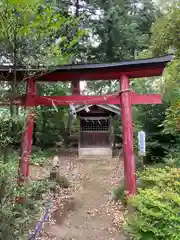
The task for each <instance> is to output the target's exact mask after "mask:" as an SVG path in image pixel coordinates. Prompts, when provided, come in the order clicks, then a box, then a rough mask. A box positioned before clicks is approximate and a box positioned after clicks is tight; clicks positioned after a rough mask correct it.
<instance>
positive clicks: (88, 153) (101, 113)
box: [75, 104, 120, 159]
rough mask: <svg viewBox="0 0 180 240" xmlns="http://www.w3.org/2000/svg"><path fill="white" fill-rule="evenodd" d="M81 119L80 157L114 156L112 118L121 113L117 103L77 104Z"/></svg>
mask: <svg viewBox="0 0 180 240" xmlns="http://www.w3.org/2000/svg"><path fill="white" fill-rule="evenodd" d="M75 110H76V113H77V115H78V117H79V119H80V130H79V142H78V146H79V150H78V153H79V158H88V159H89V158H90V159H92V158H95V159H97V157H99V158H101V157H102V158H106V157H107V158H109V157H112V146H113V140H114V136H113V126H112V118H113V117H114V116H115V115H117V114H118V115H119V114H120V108H119V107H118V106H116V105H110V104H109V105H98V104H97V105H89V106H84V105H77V106H76V107H75Z"/></svg>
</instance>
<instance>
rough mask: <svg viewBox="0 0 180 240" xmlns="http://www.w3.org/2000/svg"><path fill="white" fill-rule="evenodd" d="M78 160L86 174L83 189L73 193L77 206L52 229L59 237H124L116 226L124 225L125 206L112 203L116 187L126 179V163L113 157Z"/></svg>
mask: <svg viewBox="0 0 180 240" xmlns="http://www.w3.org/2000/svg"><path fill="white" fill-rule="evenodd" d="M76 163H77V165H78V164H81V167H82V171H83V174H84V175H85V176H86V177H85V179H83V181H82V189H81V190H80V191H78V192H75V193H74V194H73V197H74V199H75V208H74V209H73V210H72V211H70V212H69V214H68V215H67V216H66V217H65V219H64V220H63V222H62V223H61V224H58V223H56V224H55V225H53V226H50V227H49V229H48V231H49V232H51V233H52V234H53V235H54V236H55V239H58V240H60V239H63V240H86V239H87V240H95V239H97V240H101V239H102V240H106V239H107V240H108V239H111V240H124V239H125V238H124V236H123V234H121V232H120V230H118V229H117V226H116V227H115V225H114V223H115V224H116V225H118V224H119V227H120V225H121V224H122V222H123V214H122V211H121V206H120V210H117V209H116V208H115V209H114V208H113V206H111V204H112V203H111V202H112V201H111V198H112V190H113V188H115V187H116V185H117V184H119V182H120V180H122V179H123V166H122V162H119V160H117V159H113V160H112V159H111V160H97V161H95V160H93V161H88V160H84V161H82V160H81V161H79V162H78V160H77V162H76ZM119 166H120V167H119ZM116 218H117V219H116Z"/></svg>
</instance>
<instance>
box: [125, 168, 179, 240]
mask: <svg viewBox="0 0 180 240" xmlns="http://www.w3.org/2000/svg"><path fill="white" fill-rule="evenodd" d="M139 177H140V179H141V181H142V183H144V186H146V187H145V188H144V189H143V188H141V189H138V192H137V195H136V196H135V197H133V198H131V199H129V203H130V204H132V205H133V207H134V214H133V215H132V216H129V218H128V220H127V223H126V225H125V231H126V232H127V234H128V236H129V238H130V239H133V240H161V239H162V240H166V239H167V240H178V239H180V216H179V213H180V169H176V168H169V167H166V168H159V169H154V168H153V169H151V168H150V169H146V170H145V171H143V172H142V173H141V174H139Z"/></svg>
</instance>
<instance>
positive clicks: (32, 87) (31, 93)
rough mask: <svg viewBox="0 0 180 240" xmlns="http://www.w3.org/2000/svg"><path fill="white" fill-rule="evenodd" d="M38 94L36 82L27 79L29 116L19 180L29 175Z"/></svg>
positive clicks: (26, 124) (23, 138)
mask: <svg viewBox="0 0 180 240" xmlns="http://www.w3.org/2000/svg"><path fill="white" fill-rule="evenodd" d="M35 95H36V82H35V80H33V79H28V80H27V88H26V99H25V107H26V109H27V117H26V122H25V129H24V133H23V135H22V139H21V148H20V161H19V182H24V180H25V179H26V178H27V177H28V176H29V162H30V153H31V144H32V133H33V125H34V118H35V113H34V105H35Z"/></svg>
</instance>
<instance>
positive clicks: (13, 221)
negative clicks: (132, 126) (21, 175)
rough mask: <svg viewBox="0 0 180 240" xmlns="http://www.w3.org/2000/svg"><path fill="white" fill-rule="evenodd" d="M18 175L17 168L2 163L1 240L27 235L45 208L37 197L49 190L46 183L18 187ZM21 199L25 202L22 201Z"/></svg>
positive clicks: (0, 187)
mask: <svg viewBox="0 0 180 240" xmlns="http://www.w3.org/2000/svg"><path fill="white" fill-rule="evenodd" d="M16 173H17V166H15V165H12V164H9V163H7V164H5V163H4V162H1V161H0V239H2V240H11V239H12V240H18V239H20V238H21V236H23V235H24V234H27V231H28V228H29V226H30V225H31V224H32V223H34V222H36V221H37V219H39V217H40V215H41V211H42V207H43V206H42V203H43V202H42V200H41V201H37V200H36V196H37V195H38V194H39V195H41V194H42V193H43V192H45V191H47V190H48V188H49V185H48V183H45V181H43V182H42V183H39V182H31V183H27V184H25V185H24V187H20V186H18V185H17V180H16V179H17V175H16ZM42 187H43V188H42ZM46 188H47V189H46ZM21 197H23V201H20V200H21ZM17 200H18V201H17Z"/></svg>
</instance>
